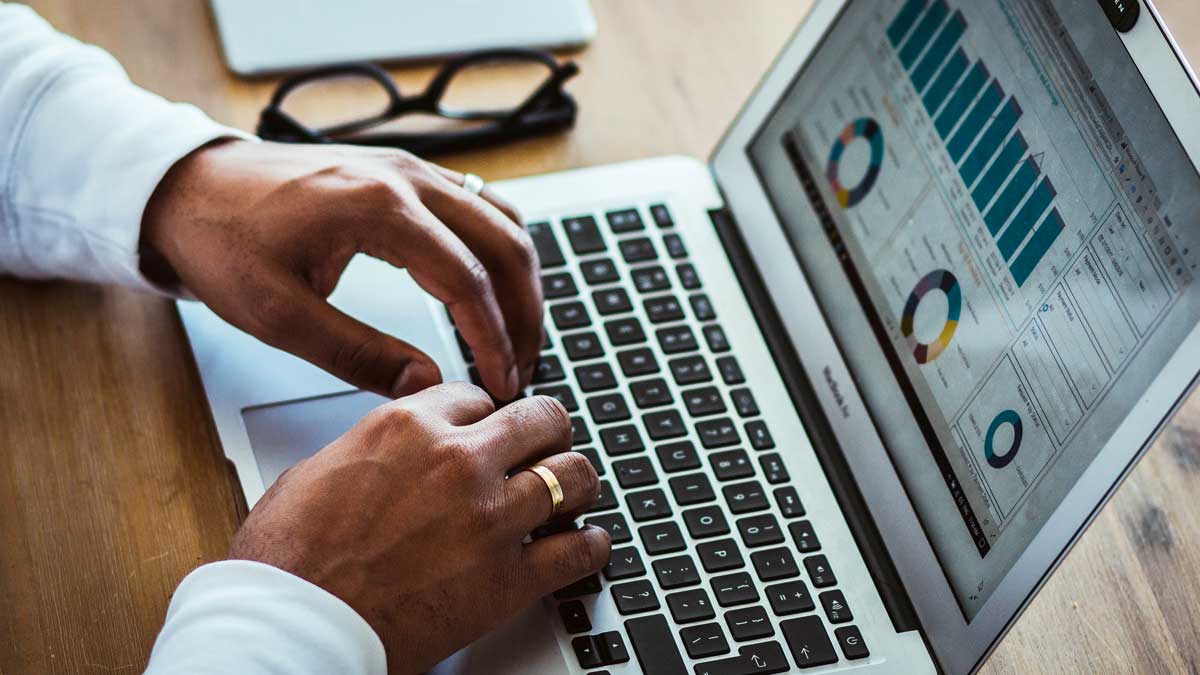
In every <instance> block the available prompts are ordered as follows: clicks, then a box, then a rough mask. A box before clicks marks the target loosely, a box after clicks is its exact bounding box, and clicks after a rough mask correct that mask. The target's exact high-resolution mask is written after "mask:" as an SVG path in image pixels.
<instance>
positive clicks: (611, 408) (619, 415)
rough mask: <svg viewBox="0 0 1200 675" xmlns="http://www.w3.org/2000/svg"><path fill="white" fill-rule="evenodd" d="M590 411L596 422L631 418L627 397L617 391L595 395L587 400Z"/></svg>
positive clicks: (602, 422) (601, 422) (603, 422)
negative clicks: (626, 402) (626, 401)
mask: <svg viewBox="0 0 1200 675" xmlns="http://www.w3.org/2000/svg"><path fill="white" fill-rule="evenodd" d="M587 406H588V412H590V413H592V421H594V422H595V423H596V424H606V423H608V422H620V421H621V420H627V419H629V417H630V415H629V406H628V405H626V404H625V397H624V396H621V395H620V394H617V393H612V394H602V395H600V396H593V397H591V398H589V399H588V400H587Z"/></svg>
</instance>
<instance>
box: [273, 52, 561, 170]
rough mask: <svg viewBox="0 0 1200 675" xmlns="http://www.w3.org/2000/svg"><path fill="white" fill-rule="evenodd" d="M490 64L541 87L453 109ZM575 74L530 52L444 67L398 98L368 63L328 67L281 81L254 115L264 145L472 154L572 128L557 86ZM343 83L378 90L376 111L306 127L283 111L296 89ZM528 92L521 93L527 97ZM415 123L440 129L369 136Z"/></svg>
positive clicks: (383, 74)
mask: <svg viewBox="0 0 1200 675" xmlns="http://www.w3.org/2000/svg"><path fill="white" fill-rule="evenodd" d="M496 64H516V65H520V66H523V69H522V72H524V73H532V74H533V75H535V76H537V78H538V79H540V81H541V83H540V84H536V81H537V80H533V81H531V82H530V85H532V92H531V93H530V94H529V95H528V96H526V97H525V98H524V99H518V100H517V102H516V103H515V104H514V105H509V106H506V107H499V108H487V107H483V106H478V105H477V104H475V103H474V102H473V101H472V102H468V103H466V104H465V105H463V104H461V102H462V101H461V100H462V99H463V98H464V97H463V96H461V94H462V93H463V92H464V90H467V89H470V87H469V86H468V83H471V84H473V83H475V82H476V81H477V79H476V78H480V76H483V77H486V76H488V75H489V74H495V72H496V71H491V70H487V67H488V66H492V65H496ZM578 72H579V68H578V66H576V65H575V64H574V63H572V62H565V63H561V64H560V63H559V62H558V61H556V60H555V58H554V56H553V55H551V54H548V53H546V52H542V51H538V50H533V49H495V50H487V51H482V52H477V53H474V54H468V55H466V56H463V57H459V58H457V59H454V60H452V61H450V62H448V63H447V64H446V65H445V66H443V67H442V69H441V70H440V71H439V72H438V74H437V76H436V77H434V78H433V81H431V82H430V83H429V86H428V87H427V88H426V89H425V91H424V92H422V93H421V94H419V95H417V96H409V97H406V96H403V95H401V94H400V89H399V87H397V85H396V83H395V81H394V80H392V78H391V76H389V75H388V73H387V71H385V70H383V69H382V68H380V67H379V66H376V65H374V64H371V63H357V64H350V65H343V66H330V67H327V68H321V69H318V70H314V71H311V72H308V73H303V74H300V75H295V76H293V77H290V78H288V79H286V80H284V81H283V82H282V83H281V84H280V85H279V88H278V89H276V91H275V94H274V96H272V97H271V102H270V104H269V105H267V107H266V108H265V109H264V110H263V111H262V115H261V116H260V118H259V122H258V130H257V131H258V135H259V136H260V137H262V138H263V139H265V140H270V141H280V142H285V143H350V144H356V145H373V146H390V147H396V148H402V149H404V150H408V151H409V152H413V153H416V154H420V155H434V154H439V153H449V152H459V151H463V150H474V149H478V148H482V147H488V146H492V145H497V144H500V143H506V142H509V141H514V140H518V139H524V138H529V137H532V136H538V135H542V134H549V133H554V132H557V131H562V130H564V129H568V128H570V127H571V126H572V125H573V124H574V123H575V115H576V112H577V110H578V106H577V105H576V103H575V99H574V98H572V97H571V95H570V94H568V93H567V92H566V91H564V90H563V88H562V86H563V83H564V82H566V81H567V80H568V79H570V78H571V77H574V76H575V75H576V74H577V73H578ZM542 73H545V74H544V76H543V75H542ZM346 78H358V79H365V81H366V83H367V88H368V89H376V91H374V92H371V93H373V94H375V95H378V94H379V93H380V92H379V91H377V90H378V89H382V94H383V95H384V96H385V101H384V105H383V110H382V111H381V112H376V113H372V114H367V115H363V116H360V117H358V118H357V119H352V120H351V121H343V122H339V123H336V124H331V125H328V126H310V125H308V124H305V123H304V122H302V121H301V120H300V119H298V117H300V116H302V115H300V114H299V113H295V112H294V111H293V112H289V111H288V110H289V109H290V108H291V107H292V106H285V103H288V102H289V95H291V94H293V93H294V92H295V91H296V90H298V89H300V88H301V87H306V86H308V85H320V87H318V88H319V89H324V90H326V91H328V90H330V89H331V88H332V86H333V82H334V81H335V80H341V79H346ZM484 81H486V80H484ZM505 84H508V83H507V82H506V83H505ZM530 85H526V87H525V88H524V89H523V90H522V91H529V90H530ZM293 98H294V97H293ZM466 98H468V99H469V98H470V96H467V97H466ZM321 107H323V108H327V107H328V95H325V96H324V97H323V98H322V102H321ZM418 115H424V116H429V115H433V116H435V117H437V118H438V120H437V121H438V123H439V126H440V127H442V128H438V129H434V130H430V131H420V132H414V131H386V130H377V131H372V130H376V129H378V128H379V127H382V126H384V125H388V124H391V123H394V122H396V121H397V120H400V118H402V117H406V116H414V117H415V116H418Z"/></svg>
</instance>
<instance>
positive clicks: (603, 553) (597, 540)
mask: <svg viewBox="0 0 1200 675" xmlns="http://www.w3.org/2000/svg"><path fill="white" fill-rule="evenodd" d="M582 532H583V533H584V536H585V537H587V540H588V546H589V547H590V549H591V554H592V567H594V568H596V569H600V568H602V567H604V566H605V565H607V564H608V559H609V556H610V555H611V554H612V537H610V536H609V534H608V530H605V529H604V528H602V527H597V526H595V525H584V526H583V530H582Z"/></svg>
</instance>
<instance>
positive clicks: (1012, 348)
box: [748, 0, 1200, 621]
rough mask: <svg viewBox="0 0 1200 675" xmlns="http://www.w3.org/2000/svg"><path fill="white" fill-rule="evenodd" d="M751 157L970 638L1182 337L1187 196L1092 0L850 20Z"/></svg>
mask: <svg viewBox="0 0 1200 675" xmlns="http://www.w3.org/2000/svg"><path fill="white" fill-rule="evenodd" d="M1144 20H1150V19H1149V18H1145V17H1144ZM748 152H749V155H750V160H751V163H752V164H753V165H754V167H755V170H756V172H757V173H758V177H759V179H760V180H761V181H762V182H763V184H764V186H765V188H766V190H767V192H768V194H769V196H770V199H771V201H772V205H773V207H774V208H775V210H776V212H777V214H778V216H779V218H780V220H781V221H782V222H783V223H784V225H785V228H786V230H787V234H788V238H789V240H790V241H791V243H792V245H793V248H794V250H795V255H796V257H797V259H798V260H799V263H800V265H801V267H802V268H803V269H804V271H805V274H806V276H807V277H808V278H809V281H810V283H811V285H812V287H813V290H814V292H815V293H816V295H817V298H818V300H819V301H820V304H821V306H822V308H823V311H824V313H825V314H826V318H827V320H828V321H829V323H830V324H831V326H832V328H833V330H834V334H835V337H836V339H837V341H838V343H839V346H840V347H841V349H842V352H843V354H844V356H845V358H846V360H847V362H848V364H849V365H850V368H851V372H852V373H853V375H854V378H855V380H856V382H857V384H858V386H859V388H860V390H861V392H862V394H863V397H864V400H865V401H866V403H867V405H868V408H869V409H870V412H871V416H872V419H873V421H874V422H875V424H876V426H877V427H878V429H879V431H880V434H881V437H882V438H883V439H884V442H885V445H886V447H887V452H888V454H889V456H890V460H891V461H892V462H893V463H894V465H895V466H896V468H897V470H898V472H899V474H900V476H901V479H902V481H903V483H904V486H905V489H906V491H907V492H908V493H909V496H910V498H911V500H912V502H913V504H914V506H915V508H916V510H917V513H918V516H919V517H920V520H921V523H922V526H923V527H924V528H925V534H926V536H927V537H928V538H929V540H930V541H931V542H932V544H933V547H934V550H935V552H936V554H937V557H938V559H939V561H940V563H941V565H942V568H943V571H944V573H945V575H946V577H947V579H948V581H949V583H950V586H951V588H952V589H953V591H954V594H955V596H956V598H957V600H958V603H959V605H960V607H961V608H962V610H963V612H964V615H965V616H966V618H967V620H968V621H970V620H971V619H972V618H973V617H974V616H975V614H976V613H977V611H978V610H979V608H980V607H982V605H983V604H984V603H985V602H986V601H987V599H988V597H989V595H990V594H991V593H992V591H993V590H994V589H995V588H996V586H997V585H998V584H999V583H1000V581H1001V580H1002V578H1003V577H1004V575H1005V574H1006V573H1007V572H1008V571H1009V570H1010V569H1011V568H1012V566H1013V564H1014V562H1015V561H1016V559H1017V558H1018V556H1020V554H1021V553H1022V552H1023V551H1024V550H1025V549H1026V547H1027V546H1028V545H1029V544H1030V542H1031V541H1032V539H1033V537H1034V536H1035V535H1036V534H1037V532H1038V531H1039V529H1040V528H1041V527H1042V526H1043V525H1044V524H1045V522H1046V520H1047V519H1048V518H1049V516H1050V515H1051V514H1052V513H1053V512H1054V510H1055V509H1056V508H1057V507H1058V506H1059V505H1060V504H1061V503H1062V501H1063V499H1064V497H1065V496H1066V494H1067V492H1068V491H1069V490H1070V489H1071V487H1072V486H1073V485H1075V483H1076V481H1077V480H1078V479H1079V477H1080V476H1081V474H1082V473H1083V472H1084V471H1085V470H1086V469H1087V468H1088V466H1089V465H1090V464H1091V462H1092V461H1093V459H1094V458H1095V457H1096V456H1097V454H1098V453H1099V452H1100V450H1101V449H1102V448H1103V446H1104V445H1105V443H1106V442H1107V441H1108V439H1109V438H1110V437H1111V436H1112V434H1113V433H1114V431H1115V430H1116V428H1117V426H1118V424H1119V423H1120V422H1121V421H1122V420H1123V419H1124V418H1125V416H1126V415H1127V414H1128V413H1129V411H1130V410H1131V409H1132V407H1133V405H1134V404H1135V403H1136V402H1137V401H1138V400H1139V398H1140V397H1141V396H1142V394H1143V393H1144V392H1145V391H1146V390H1147V388H1148V387H1149V385H1150V383H1151V382H1152V381H1153V379H1154V378H1155V376H1156V375H1157V374H1158V373H1159V372H1160V371H1161V370H1162V368H1163V365H1164V363H1165V362H1166V361H1167V359H1168V358H1169V357H1170V356H1171V355H1172V354H1173V353H1174V352H1175V350H1176V349H1177V348H1178V347H1179V345H1180V344H1181V343H1182V342H1183V340H1184V338H1185V337H1186V336H1187V334H1188V333H1189V332H1190V330H1191V329H1192V328H1193V326H1194V325H1195V323H1196V321H1197V317H1200V293H1198V292H1197V284H1194V283H1193V278H1194V276H1195V275H1196V274H1197V272H1198V268H1197V262H1198V261H1197V256H1198V255H1200V222H1198V221H1200V176H1198V175H1197V173H1196V171H1195V169H1194V168H1193V166H1192V164H1191V163H1190V162H1189V160H1188V158H1187V156H1186V154H1185V152H1184V150H1183V148H1182V147H1181V146H1180V144H1179V141H1178V139H1177V137H1176V136H1175V135H1174V133H1173V132H1172V130H1171V128H1170V126H1169V125H1168V123H1167V121H1166V119H1165V117H1164V116H1163V114H1162V112H1161V110H1160V109H1159V108H1158V106H1157V105H1156V103H1155V101H1154V99H1153V97H1152V96H1151V93H1150V91H1149V89H1148V88H1147V86H1146V84H1145V81H1144V80H1143V79H1142V77H1141V76H1140V74H1139V72H1138V69H1137V67H1136V66H1135V64H1134V62H1133V60H1132V59H1131V58H1130V56H1129V55H1128V53H1127V52H1126V51H1125V49H1124V47H1123V44H1122V42H1121V40H1120V39H1119V37H1118V36H1117V33H1116V32H1115V31H1114V29H1113V27H1112V26H1111V24H1110V23H1109V22H1108V20H1107V19H1106V17H1105V15H1104V13H1103V11H1102V10H1101V8H1100V7H1099V5H1098V3H1097V2H1095V0H1053V1H1047V0H977V1H971V0H886V1H872V2H864V1H858V2H851V3H848V5H847V6H846V7H845V8H844V9H843V11H842V13H841V15H840V16H839V17H838V19H837V20H836V21H835V23H834V25H833V27H832V28H831V30H830V31H829V33H828V34H827V35H826V36H825V38H824V39H823V42H822V44H821V45H820V46H819V47H818V48H817V49H816V51H815V52H814V54H813V56H812V58H811V59H810V60H809V62H808V63H807V64H806V65H805V66H804V68H803V69H802V70H801V72H800V73H798V75H797V76H796V78H795V80H794V81H793V83H792V84H791V85H790V86H789V88H788V91H787V93H786V94H785V95H784V96H783V98H782V99H781V100H780V101H779V103H778V104H777V106H776V108H775V110H774V111H773V112H772V113H771V114H770V115H769V116H768V118H767V120H766V123H765V124H764V125H763V127H762V128H761V129H760V131H759V132H758V133H757V135H756V136H755V139H754V141H753V142H752V143H751V145H750V146H749V148H748ZM833 260H836V261H837V264H831V261H833ZM852 308H861V310H862V311H863V312H865V313H866V316H867V319H868V321H867V322H866V323H867V324H869V325H870V327H871V330H870V331H864V330H862V326H863V325H864V322H863V320H862V315H861V314H859V313H858V310H857V309H852ZM801 357H803V355H801ZM897 384H898V385H899V390H900V391H902V392H903V396H895V395H892V394H890V393H889V392H895V391H896V390H897ZM1138 449H1139V448H1135V447H1131V448H1129V449H1128V450H1129V456H1132V455H1133V453H1135V452H1137V451H1138ZM881 459H883V460H884V461H886V459H887V458H881Z"/></svg>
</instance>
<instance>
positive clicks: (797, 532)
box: [788, 520, 821, 553]
mask: <svg viewBox="0 0 1200 675" xmlns="http://www.w3.org/2000/svg"><path fill="white" fill-rule="evenodd" d="M788 532H791V533H792V541H794V542H796V550H797V551H800V552H801V553H816V552H817V551H820V550H821V540H819V539H817V533H816V531H814V530H813V526H812V523H810V522H808V521H807V520H797V521H795V522H793V523H789V524H788Z"/></svg>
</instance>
